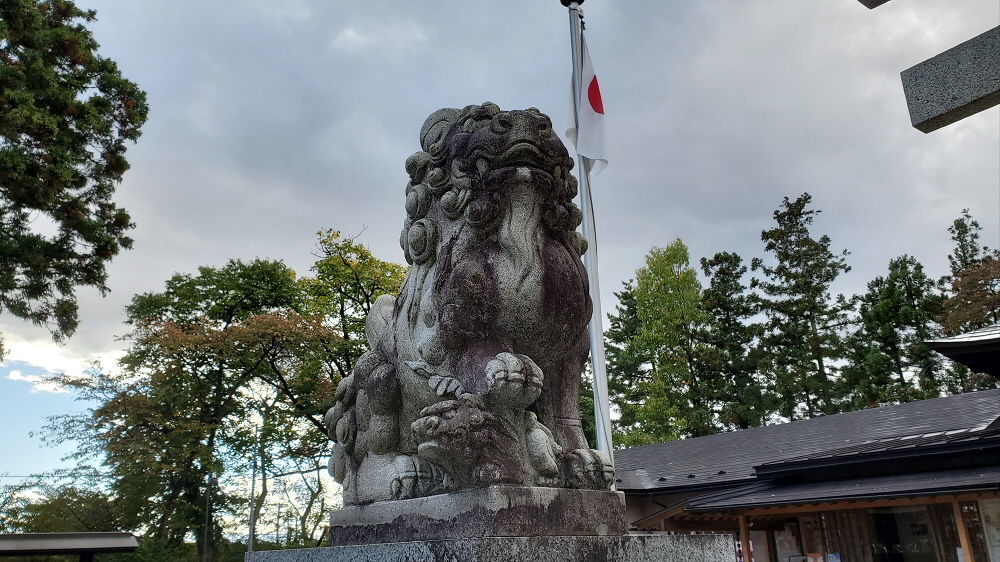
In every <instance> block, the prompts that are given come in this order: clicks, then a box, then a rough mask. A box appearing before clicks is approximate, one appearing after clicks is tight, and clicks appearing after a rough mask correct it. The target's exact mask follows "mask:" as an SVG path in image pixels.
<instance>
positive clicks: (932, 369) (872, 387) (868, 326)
mask: <svg viewBox="0 0 1000 562" xmlns="http://www.w3.org/2000/svg"><path fill="white" fill-rule="evenodd" d="M942 301H943V297H942V296H941V295H940V293H938V292H937V291H936V290H935V283H934V281H932V280H931V278H930V277H928V276H927V274H926V273H924V268H923V266H922V265H921V264H920V262H918V261H917V260H916V258H914V257H912V256H906V255H904V256H900V257H898V258H895V259H893V260H892V261H890V262H889V271H888V274H887V275H885V276H879V277H876V278H875V279H873V280H872V281H870V282H869V283H868V291H867V292H866V293H865V294H864V295H862V296H861V297H860V299H859V308H858V322H857V328H856V330H855V331H854V332H853V333H852V334H851V336H850V338H849V341H848V344H849V345H848V347H849V349H850V351H849V356H850V357H849V362H848V366H847V367H845V369H844V382H845V384H844V388H845V390H846V391H847V394H848V397H849V399H850V401H851V406H850V407H851V408H855V409H859V408H872V407H875V406H880V405H884V404H894V403H898V402H907V401H910V400H919V399H923V398H933V397H936V396H939V394H940V391H941V386H942V385H946V384H947V380H945V379H946V378H947V375H946V370H945V363H944V361H943V359H942V358H941V356H940V355H938V354H937V353H935V352H934V351H933V350H931V348H930V347H929V346H927V344H926V343H924V342H926V341H927V340H930V339H933V338H934V337H936V336H937V335H938V333H939V329H938V328H937V325H936V323H935V321H934V319H935V318H936V317H937V315H938V314H940V312H941V306H942Z"/></svg>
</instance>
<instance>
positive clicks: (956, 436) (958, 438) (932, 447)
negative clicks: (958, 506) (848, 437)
mask: <svg viewBox="0 0 1000 562" xmlns="http://www.w3.org/2000/svg"><path fill="white" fill-rule="evenodd" d="M994 425H997V424H994ZM990 443H1000V428H991V429H976V428H967V429H955V430H952V431H935V432H932V433H920V434H914V435H900V436H897V437H885V438H882V439H874V440H872V441H867V442H865V443H860V444H858V445H850V446H847V447H841V448H838V449H830V450H827V451H821V452H819V453H812V454H808V455H801V456H798V457H791V458H787V459H782V460H779V461H773V462H768V463H764V464H762V465H759V466H757V469H758V473H759V472H761V471H765V472H766V471H767V470H769V469H780V468H784V467H792V466H796V465H811V464H816V463H822V462H824V461H832V462H840V463H843V462H844V461H849V462H862V461H864V460H865V459H868V458H871V457H875V456H881V457H886V456H891V455H893V454H896V455H897V456H898V455H899V454H911V455H912V454H920V455H926V454H927V453H929V452H932V451H940V450H948V451H952V450H955V449H956V448H966V449H967V448H970V447H971V448H981V447H983V446H986V445H987V444H990Z"/></svg>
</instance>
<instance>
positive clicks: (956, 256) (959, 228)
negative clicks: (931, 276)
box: [948, 209, 995, 276]
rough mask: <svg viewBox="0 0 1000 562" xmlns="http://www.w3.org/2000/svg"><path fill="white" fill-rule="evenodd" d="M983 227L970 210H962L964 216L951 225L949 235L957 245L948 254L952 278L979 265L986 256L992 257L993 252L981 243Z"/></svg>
mask: <svg viewBox="0 0 1000 562" xmlns="http://www.w3.org/2000/svg"><path fill="white" fill-rule="evenodd" d="M982 231H983V227H982V226H980V224H979V221H977V220H976V219H975V218H973V216H972V215H971V214H970V213H969V209H962V215H961V216H960V217H958V218H957V219H955V220H954V222H952V223H951V226H949V227H948V233H949V234H951V240H952V242H953V243H954V244H955V247H954V249H953V250H952V252H951V253H950V254H948V264H949V265H950V266H951V274H952V276H958V275H959V274H961V273H962V272H963V271H965V270H966V269H968V268H970V267H972V266H974V265H977V264H979V263H980V262H981V261H982V260H983V258H984V257H985V256H988V255H990V254H991V253H995V252H991V250H990V249H989V248H988V247H986V246H982V245H980V243H979V238H980V235H981V234H982Z"/></svg>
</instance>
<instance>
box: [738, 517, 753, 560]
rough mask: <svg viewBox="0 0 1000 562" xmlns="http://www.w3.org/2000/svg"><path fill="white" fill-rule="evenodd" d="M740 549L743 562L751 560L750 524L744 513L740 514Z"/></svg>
mask: <svg viewBox="0 0 1000 562" xmlns="http://www.w3.org/2000/svg"><path fill="white" fill-rule="evenodd" d="M740 550H741V551H742V552H743V562H752V561H753V556H752V555H751V554H750V525H749V524H748V523H747V516H746V514H745V513H743V514H740Z"/></svg>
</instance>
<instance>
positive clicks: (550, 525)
mask: <svg viewBox="0 0 1000 562" xmlns="http://www.w3.org/2000/svg"><path fill="white" fill-rule="evenodd" d="M627 531H628V523H627V522H626V520H625V496H624V494H622V493H621V492H606V491H600V490H572V489H568V488H537V487H525V486H490V487H488V488H475V489H471V490H463V491H461V492H454V493H450V494H440V495H437V496H427V497H424V498H414V499H410V500H398V501H387V502H376V503H373V504H369V505H361V506H350V507H346V508H344V509H339V510H337V511H334V512H333V513H331V514H330V544H331V545H333V546H343V545H352V544H372V543H394V542H409V541H435V540H439V539H453V538H456V537H461V538H478V537H534V536H542V535H556V536H561V535H573V536H575V535H590V536H606V535H624V534H625V533H626V532H627Z"/></svg>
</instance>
